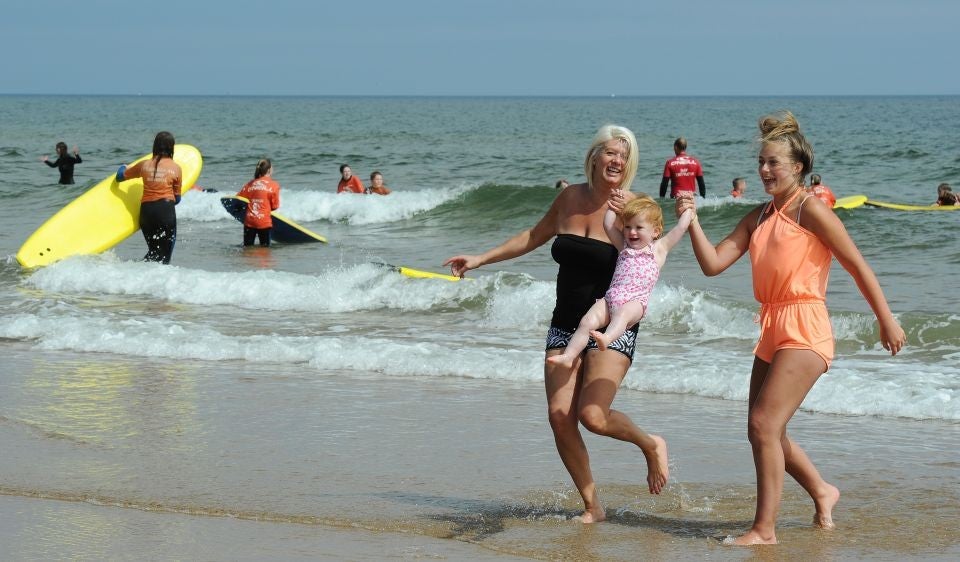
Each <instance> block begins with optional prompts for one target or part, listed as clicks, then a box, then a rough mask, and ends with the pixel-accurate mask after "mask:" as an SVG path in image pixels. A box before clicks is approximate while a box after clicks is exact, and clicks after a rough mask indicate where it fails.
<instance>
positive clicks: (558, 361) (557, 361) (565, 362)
mask: <svg viewBox="0 0 960 562" xmlns="http://www.w3.org/2000/svg"><path fill="white" fill-rule="evenodd" d="M575 359H576V356H573V357H570V356H568V355H567V354H566V353H561V354H559V355H551V356H549V357H547V363H549V364H551V365H562V366H564V367H566V368H568V369H569V368H571V367H573V362H574V360H575Z"/></svg>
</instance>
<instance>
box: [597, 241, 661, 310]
mask: <svg viewBox="0 0 960 562" xmlns="http://www.w3.org/2000/svg"><path fill="white" fill-rule="evenodd" d="M653 244H656V242H654V243H653ZM653 244H650V245H649V246H647V247H646V248H641V249H639V250H634V249H633V248H624V249H623V250H622V251H621V252H620V255H619V256H617V267H616V269H615V270H614V272H613V279H612V280H611V281H610V288H609V289H607V294H606V295H604V298H605V299H606V300H607V306H608V307H610V310H616V309H617V308H620V307H621V306H623V304H624V303H627V302H630V301H633V300H636V301H640V303H641V304H643V308H644V310H646V308H647V302H648V301H649V300H650V293H652V292H653V287H654V286H655V285H656V284H657V279H659V278H660V267H659V266H658V265H657V258H656V257H655V256H654V255H653Z"/></svg>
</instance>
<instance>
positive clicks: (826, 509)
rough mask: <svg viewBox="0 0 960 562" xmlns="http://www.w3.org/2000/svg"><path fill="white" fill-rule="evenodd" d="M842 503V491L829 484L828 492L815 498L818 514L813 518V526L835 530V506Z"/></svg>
mask: <svg viewBox="0 0 960 562" xmlns="http://www.w3.org/2000/svg"><path fill="white" fill-rule="evenodd" d="M838 501H840V490H838V489H837V487H836V486H833V485H831V484H827V490H826V491H825V492H824V494H823V495H821V496H820V497H817V498H814V499H813V503H814V505H815V506H816V507H817V512H816V514H814V516H813V525H814V526H815V527H820V528H821V529H827V530H829V529H835V528H836V527H837V526H836V525H834V524H833V506H835V505H837V502H838Z"/></svg>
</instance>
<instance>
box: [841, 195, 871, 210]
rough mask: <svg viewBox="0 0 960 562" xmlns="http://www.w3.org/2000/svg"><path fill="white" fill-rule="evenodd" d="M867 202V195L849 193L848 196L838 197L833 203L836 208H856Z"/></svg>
mask: <svg viewBox="0 0 960 562" xmlns="http://www.w3.org/2000/svg"><path fill="white" fill-rule="evenodd" d="M866 202H867V196H866V195H848V196H847V197H841V198H840V199H837V202H836V203H834V204H833V208H834V209H856V208H857V207H859V206H861V205H863V204H864V203H866Z"/></svg>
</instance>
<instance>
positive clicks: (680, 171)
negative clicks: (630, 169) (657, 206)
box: [660, 137, 707, 199]
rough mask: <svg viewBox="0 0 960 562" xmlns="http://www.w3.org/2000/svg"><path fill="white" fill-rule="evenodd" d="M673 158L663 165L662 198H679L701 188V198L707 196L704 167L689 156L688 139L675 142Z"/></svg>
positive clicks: (679, 139)
mask: <svg viewBox="0 0 960 562" xmlns="http://www.w3.org/2000/svg"><path fill="white" fill-rule="evenodd" d="M673 154H674V156H673V158H671V159H669V160H667V162H666V163H665V164H664V165H663V179H661V180H660V198H661V199H663V196H664V195H666V194H667V186H668V185H669V186H670V197H671V198H677V197H679V196H680V195H682V194H684V193H693V191H694V188H695V187H699V188H700V197H706V196H707V186H706V184H705V183H704V182H703V166H701V165H700V161H699V160H697V159H696V158H694V157H693V156H690V155H689V154H687V139H685V138H683V137H680V138H678V139H677V140H675V141H673Z"/></svg>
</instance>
